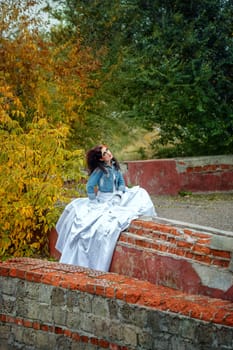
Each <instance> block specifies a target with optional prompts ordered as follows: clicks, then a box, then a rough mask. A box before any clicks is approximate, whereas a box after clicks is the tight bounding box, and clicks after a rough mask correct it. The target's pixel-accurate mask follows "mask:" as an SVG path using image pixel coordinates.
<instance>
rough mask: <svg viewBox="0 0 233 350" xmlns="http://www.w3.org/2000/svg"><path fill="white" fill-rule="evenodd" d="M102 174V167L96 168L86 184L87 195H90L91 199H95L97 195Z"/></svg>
mask: <svg viewBox="0 0 233 350" xmlns="http://www.w3.org/2000/svg"><path fill="white" fill-rule="evenodd" d="M101 175H102V171H101V170H100V169H95V170H94V171H93V173H92V174H91V175H90V177H89V179H88V181H87V185H86V190H87V195H88V198H89V199H91V200H93V199H95V197H96V194H95V187H96V186H97V185H98V182H99V179H100V178H101Z"/></svg>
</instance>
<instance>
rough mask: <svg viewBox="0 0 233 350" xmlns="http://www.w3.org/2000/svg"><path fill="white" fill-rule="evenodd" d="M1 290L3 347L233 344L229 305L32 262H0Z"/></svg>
mask: <svg viewBox="0 0 233 350" xmlns="http://www.w3.org/2000/svg"><path fill="white" fill-rule="evenodd" d="M0 285H1V289H0V298H1V311H0V343H1V344H2V345H6V344H9V342H10V344H11V346H13V345H15V344H16V345H17V346H21V347H22V346H26V345H27V346H31V347H30V348H31V349H38V348H40V345H41V342H44V339H47V340H48V343H47V347H46V349H48V350H50V349H54V348H56V346H55V345H56V344H60V342H61V340H62V341H63V342H64V344H65V345H64V346H68V347H69V346H71V343H72V344H74V343H83V344H84V343H85V346H86V347H85V349H90V350H91V349H92V350H94V349H96V347H97V346H98V349H110V350H129V349H141V348H143V349H148V350H149V349H152V348H155V344H156V346H158V344H159V346H160V347H159V348H160V349H164V350H165V349H167V348H168V343H167V339H168V340H169V344H170V342H175V343H176V348H177V349H178V348H182V347H184V346H190V348H192V349H194V350H197V349H200V344H203V343H202V342H205V341H208V346H207V347H206V348H208V349H216V348H217V347H216V344H217V346H218V345H219V348H220V346H223V345H224V346H225V348H228V349H230V348H231V347H230V346H231V345H232V331H233V304H232V302H230V301H227V300H221V299H214V298H209V297H206V296H200V295H199V296H198V295H188V294H186V293H184V292H181V291H180V290H174V289H172V288H168V287H164V286H159V285H155V284H152V283H150V282H148V281H142V280H138V279H134V278H131V277H127V276H123V275H119V274H114V273H101V272H98V271H93V270H89V269H85V268H80V267H75V266H71V265H64V264H59V263H55V262H48V261H45V260H39V259H28V258H17V259H11V260H9V261H6V262H1V263H0ZM76 293H77V294H76ZM72 300H73V301H72ZM82 301H83V302H84V303H82ZM80 302H81V304H80V305H79V303H80ZM127 305H128V306H127ZM83 308H85V310H83ZM41 309H42V312H41ZM43 310H44V311H43ZM93 310H94V311H93ZM111 310H112V311H111ZM114 310H117V312H113V311H114ZM127 310H128V311H129V312H130V313H129V314H128V313H127ZM87 314H88V318H87ZM71 315H72V318H71ZM129 315H130V316H129ZM139 315H141V317H139ZM88 320H90V321H89V322H88ZM91 320H92V322H91ZM188 320H189V321H188ZM164 322H165V323H166V324H164ZM187 322H189V325H188V323H187ZM71 325H72V326H71ZM107 325H109V328H108V326H107ZM217 325H219V326H221V328H219V329H220V331H221V332H218V327H217ZM164 326H166V328H164ZM190 329H193V330H195V331H192V332H190V331H189V330H190ZM181 330H182V331H181ZM198 330H202V331H200V332H199V331H198ZM203 332H204V335H205V338H203ZM220 333H221V334H224V337H222V335H221V334H220ZM26 334H27V336H26ZM46 334H47V335H48V336H47V338H46ZM153 337H155V338H153ZM185 344H186V345H185ZM206 345H207V344H206ZM12 348H14V347H12ZM41 348H42V347H41ZM64 348H65V347H64Z"/></svg>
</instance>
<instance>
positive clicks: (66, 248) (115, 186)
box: [56, 145, 156, 271]
mask: <svg viewBox="0 0 233 350" xmlns="http://www.w3.org/2000/svg"><path fill="white" fill-rule="evenodd" d="M86 160H87V166H88V171H89V178H88V181H87V185H86V190H87V195H88V197H87V198H78V199H75V200H73V201H72V202H71V203H70V204H68V205H67V206H66V208H65V210H64V212H63V213H62V215H61V217H60V218H59V220H58V223H57V225H56V229H57V232H58V240H57V244H56V248H57V249H58V250H59V251H60V252H61V258H60V262H62V263H67V264H73V265H78V266H84V267H89V268H93V269H95V270H101V271H108V270H109V267H110V264H111V259H112V254H113V252H114V248H115V245H116V242H117V239H118V237H119V235H120V233H121V232H122V231H123V230H125V229H126V228H127V227H128V226H129V225H130V223H131V221H132V220H134V219H136V218H138V217H139V216H152V217H153V216H156V211H155V209H154V205H153V203H152V201H151V199H150V197H149V195H148V193H147V192H146V191H145V190H144V189H143V188H140V187H139V186H134V187H132V188H130V189H129V188H127V187H126V186H125V181H124V178H123V175H122V173H121V170H120V166H119V163H118V161H117V160H116V158H114V157H113V155H112V153H111V151H110V150H109V149H108V147H107V146H106V145H98V146H95V147H94V148H92V149H90V150H89V151H88V152H87V156H86Z"/></svg>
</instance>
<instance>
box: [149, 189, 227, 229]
mask: <svg viewBox="0 0 233 350" xmlns="http://www.w3.org/2000/svg"><path fill="white" fill-rule="evenodd" d="M151 198H152V200H153V202H154V204H155V207H156V210H157V213H158V216H160V217H163V218H167V219H173V220H178V221H183V222H188V223H191V224H197V225H202V226H208V227H213V228H216V229H220V230H225V231H232V233H233V193H232V192H231V193H211V194H189V195H184V196H181V195H177V196H151Z"/></svg>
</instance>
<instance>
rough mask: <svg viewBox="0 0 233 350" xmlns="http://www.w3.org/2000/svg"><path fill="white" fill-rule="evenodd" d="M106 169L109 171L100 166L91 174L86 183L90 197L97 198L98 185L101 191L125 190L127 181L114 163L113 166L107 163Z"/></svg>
mask: <svg viewBox="0 0 233 350" xmlns="http://www.w3.org/2000/svg"><path fill="white" fill-rule="evenodd" d="M105 169H106V170H107V173H105V172H104V171H103V170H101V169H100V168H96V169H95V170H94V171H93V173H92V174H91V175H90V177H89V179H88V181H87V185H86V189H87V195H88V197H89V199H95V197H96V194H95V187H96V186H97V187H98V191H100V192H114V191H122V192H125V181H124V178H123V175H122V173H121V171H120V170H117V169H116V167H115V166H114V164H113V165H112V166H109V165H105ZM114 185H115V186H114Z"/></svg>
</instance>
